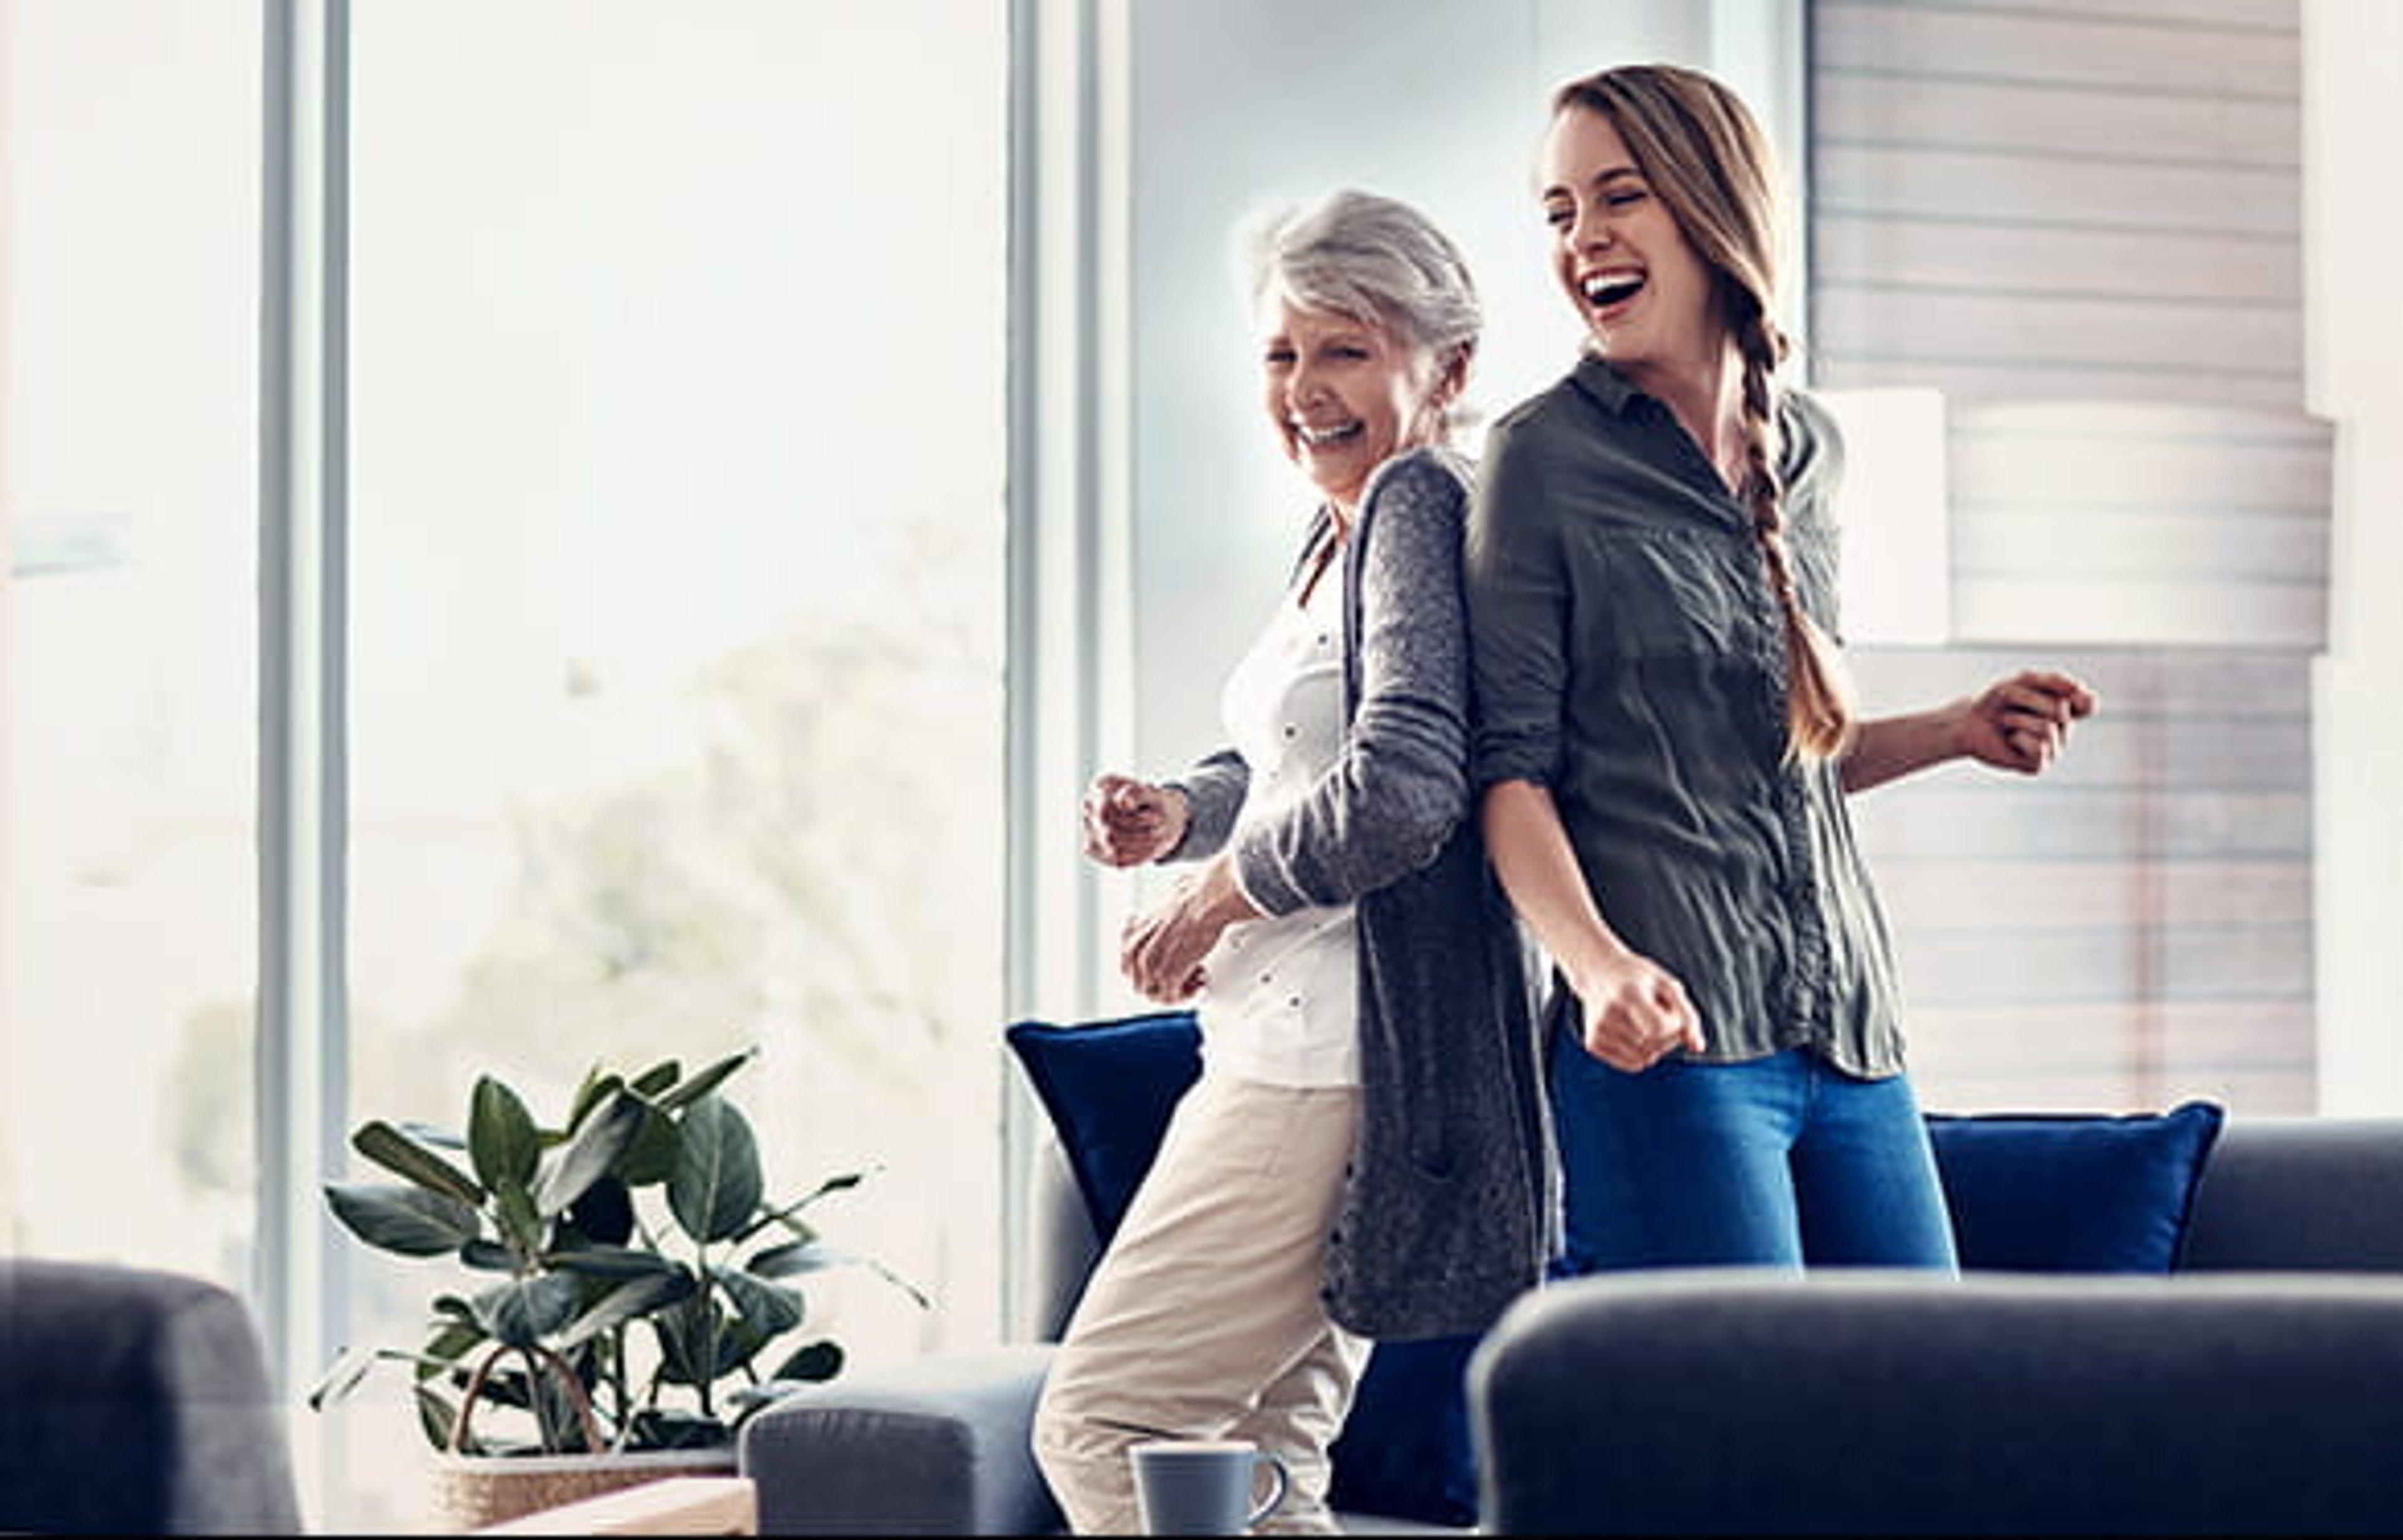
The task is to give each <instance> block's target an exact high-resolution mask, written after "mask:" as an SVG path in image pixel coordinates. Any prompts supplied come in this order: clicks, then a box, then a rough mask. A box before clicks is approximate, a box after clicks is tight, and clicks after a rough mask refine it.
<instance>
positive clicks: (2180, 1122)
mask: <svg viewBox="0 0 2403 1540" xmlns="http://www.w3.org/2000/svg"><path fill="white" fill-rule="evenodd" d="M2223 1117H2225V1114H2224V1113H2223V1111H2222V1109H2221V1108H2220V1107H2219V1106H2218V1105H2217V1104H2216V1103H2211V1102H2186V1103H2180V1104H2179V1105H2177V1106H2175V1107H2173V1108H2171V1109H2170V1110H2169V1111H2167V1112H2161V1113H2129V1114H2124V1115H2111V1114H2059V1113H1979V1114H1947V1113H1930V1114H1928V1115H1927V1133H1928V1137H1929V1139H1930V1140H1931V1141H1932V1142H1933V1143H1934V1145H1935V1146H1936V1168H1937V1171H1938V1172H1939V1173H1940V1174H1941V1176H1942V1178H1943V1181H1944V1200H1945V1204H1946V1206H1947V1207H1949V1208H1950V1209H1951V1210H1952V1236H1953V1244H1954V1245H1955V1247H1956V1248H1957V1249H1958V1250H1959V1252H1960V1254H1961V1265H1962V1267H1964V1268H1967V1269H1995V1270H2000V1271H2012V1272H2149V1273H2165V1272H2168V1271H2169V1270H2170V1269H2172V1268H2173V1267H2174V1266H2175V1265H2176V1263H2177V1256H2178V1250H2179V1248H2180V1247H2181V1246H2182V1245H2184V1244H2185V1242H2186V1229H2187V1221H2188V1218H2189V1217H2190V1216H2191V1215H2192V1214H2193V1212H2194V1189H2195V1185H2196V1183H2197V1182H2198V1181H2199V1180H2200V1179H2201V1177H2202V1167H2203V1162H2204V1161H2205V1160H2206V1159H2208V1158H2210V1155H2211V1146H2212V1145H2213V1144H2214V1143H2215V1141H2216V1140H2217V1139H2218V1137H2219V1127H2220V1123H2221V1121H2222V1119H2223Z"/></svg>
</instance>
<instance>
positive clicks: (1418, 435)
mask: <svg viewBox="0 0 2403 1540" xmlns="http://www.w3.org/2000/svg"><path fill="white" fill-rule="evenodd" d="M1261 332H1262V336H1261V339H1260V378H1261V382H1262V385H1263V387H1264V391H1265V402H1266V405H1267V407H1268V412H1269V420H1270V421H1271V422H1272V423H1275V424H1276V430H1277V438H1278V441H1279V442H1280V443H1282V444H1283V445H1284V446H1285V455H1286V457H1287V458H1288V459H1290V460H1292V461H1293V463H1294V464H1295V465H1299V466H1300V467H1301V469H1302V472H1303V474H1304V475H1306V476H1308V477H1309V478H1310V479H1311V480H1312V481H1313V483H1314V484H1315V485H1316V486H1317V487H1318V489H1319V490H1320V491H1321V492H1324V493H1326V494H1327V497H1328V498H1330V499H1331V500H1332V501H1333V502H1334V503H1335V505H1336V506H1338V507H1340V508H1341V509H1343V510H1344V511H1345V512H1347V513H1348V512H1351V511H1353V510H1354V509H1356V508H1357V507H1358V506H1359V501H1360V493H1361V491H1362V489H1364V488H1365V487H1366V486H1367V485H1368V476H1369V473H1370V472H1372V471H1374V470H1375V469H1376V468H1377V467H1378V466H1379V465H1382V464H1383V463H1384V462H1385V461H1386V460H1387V459H1389V458H1391V457H1392V456H1394V455H1396V454H1398V453H1400V452H1401V451H1404V450H1408V449H1415V448H1417V447H1418V446H1420V445H1422V444H1430V443H1433V442H1435V441H1436V439H1437V437H1438V431H1439V424H1440V423H1441V421H1442V411H1441V404H1440V401H1439V399H1438V392H1439V390H1440V388H1441V387H1440V384H1439V382H1438V379H1437V373H1438V371H1437V369H1436V367H1435V361H1434V359H1433V358H1432V357H1431V356H1430V355H1429V354H1427V353H1426V352H1425V351H1424V350H1422V349H1418V348H1413V347H1411V346H1410V345H1409V344H1408V343H1406V342H1404V341H1403V340H1401V339H1400V338H1398V337H1396V335H1394V333H1393V331H1392V330H1391V329H1390V328H1389V327H1386V326H1372V325H1368V324H1365V323H1362V322H1360V321H1356V320H1354V319H1353V318H1352V317H1350V316H1346V315H1336V314H1332V313H1330V312H1326V311H1310V310H1300V309H1298V308H1296V307H1295V306H1293V305H1291V304H1289V303H1283V302H1279V303H1274V304H1271V305H1270V306H1268V307H1267V309H1266V312H1265V313H1264V315H1263V317H1262V326H1261Z"/></svg>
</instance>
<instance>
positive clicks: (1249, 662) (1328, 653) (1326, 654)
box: [1196, 554, 1360, 1086]
mask: <svg viewBox="0 0 2403 1540" xmlns="http://www.w3.org/2000/svg"><path fill="white" fill-rule="evenodd" d="M1218 709H1219V715H1220V716H1221V718H1222V719H1223V722H1224V725H1225V727H1226V730H1227V734H1228V737H1229V741H1230V742H1232V743H1233V745H1234V747H1235V748H1236V749H1237V751H1239V752H1240V753H1241V754H1242V755H1243V761H1244V763H1245V764H1246V765H1247V766H1248V767H1249V768H1250V771H1251V782H1250V785H1249V787H1248V788H1247V790H1246V791H1245V793H1244V797H1243V812H1241V813H1239V814H1238V815H1237V817H1236V825H1235V827H1236V833H1237V834H1238V835H1240V833H1241V832H1242V831H1243V829H1244V828H1246V827H1248V826H1249V825H1253V824H1255V823H1257V822H1259V821H1261V820H1264V819H1267V818H1270V817H1272V816H1274V815H1275V814H1276V813H1277V812H1279V811H1280V810H1281V809H1283V808H1285V807H1286V806H1287V805H1289V804H1291V803H1293V802H1295V801H1298V800H1299V799H1300V798H1302V797H1304V796H1306V795H1307V794H1308V793H1309V791H1310V788H1311V787H1312V786H1313V784H1316V782H1317V780H1318V778H1319V777H1320V776H1321V775H1323V774H1325V773H1326V772H1327V770H1328V769H1330V768H1331V767H1332V766H1333V765H1334V763H1335V760H1336V756H1337V754H1338V753H1339V751H1340V748H1341V746H1342V742H1343V568H1342V562H1341V560H1340V554H1339V557H1338V559H1337V560H1335V561H1333V562H1329V563H1328V564H1327V568H1326V570H1325V571H1323V572H1322V573H1320V575H1319V577H1318V581H1317V583H1316V584H1315V585H1314V586H1313V590H1312V591H1311V595H1310V598H1309V600H1308V601H1307V602H1306V603H1304V604H1296V603H1295V601H1294V599H1293V596H1292V595H1291V594H1287V595H1285V596H1284V597H1282V598H1280V599H1279V600H1278V602H1277V607H1276V611H1275V613H1274V614H1272V615H1271V616H1270V617H1269V621H1268V624H1267V625H1266V626H1265V627H1264V628H1262V630H1261V631H1260V634H1259V637H1258V639H1257V641H1255V642H1254V643H1253V644H1252V648H1251V650H1250V651H1249V652H1247V653H1245V654H1244V655H1243V660H1242V661H1241V662H1239V663H1237V664H1236V665H1235V668H1234V671H1233V672H1232V673H1229V675H1228V676H1227V683H1226V687H1225V688H1224V690H1223V691H1222V692H1221V693H1220V696H1219V701H1218ZM1232 838H1233V837H1231V836H1230V839H1229V842H1230V843H1231V840H1232ZM1202 976H1203V979H1204V982H1203V985H1202V993H1201V996H1200V998H1199V1000H1198V1001H1197V1003H1196V1008H1197V1010H1198V1013H1199V1015H1200V1018H1201V1022H1202V1056H1203V1060H1204V1062H1205V1063H1207V1064H1208V1065H1210V1066H1211V1067H1212V1068H1214V1069H1217V1070H1222V1071H1229V1072H1231V1073H1233V1074H1236V1075H1242V1076H1243V1077H1244V1078H1245V1079H1249V1080H1259V1081H1266V1082H1268V1083H1270V1084H1272V1085H1280V1086H1356V1085H1358V1084H1359V1083H1360V1045H1359V1022H1360V976H1359V938H1358V935H1357V932H1356V930H1355V929H1354V916H1353V906H1352V905H1350V904H1343V905H1340V906H1338V907H1335V908H1331V909H1317V908H1313V909H1298V910H1296V911H1294V912H1293V913H1291V914H1285V915H1270V916H1267V917H1265V918H1262V919H1258V920H1251V921H1245V922H1243V923H1240V924H1234V925H1229V926H1228V927H1227V930H1226V934H1225V935H1223V936H1220V937H1219V939H1218V944H1217V945H1216V946H1215V947H1214V948H1212V949H1211V950H1210V953H1209V955H1208V956H1207V957H1205V958H1204V959H1202Z"/></svg>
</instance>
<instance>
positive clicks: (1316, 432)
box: [1293, 421, 1368, 450]
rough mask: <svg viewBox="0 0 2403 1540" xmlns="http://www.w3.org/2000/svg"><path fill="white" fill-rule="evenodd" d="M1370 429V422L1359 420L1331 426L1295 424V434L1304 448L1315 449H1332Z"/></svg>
mask: <svg viewBox="0 0 2403 1540" xmlns="http://www.w3.org/2000/svg"><path fill="white" fill-rule="evenodd" d="M1366 432H1368V424H1367V423H1362V422H1357V421H1354V422H1350V423H1341V424H1340V425H1338V426H1335V427H1329V428H1313V427H1311V426H1309V425H1307V424H1306V423H1295V424H1294V425H1293V436H1294V437H1296V438H1299V439H1300V440H1301V442H1302V445H1303V447H1304V448H1307V449H1313V450H1323V449H1332V448H1333V447H1334V446H1336V445H1338V444H1340V443H1343V442H1345V441H1347V440H1349V439H1354V438H1357V437H1360V435H1362V434H1364V433H1366Z"/></svg>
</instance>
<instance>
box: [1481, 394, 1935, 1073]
mask: <svg viewBox="0 0 2403 1540" xmlns="http://www.w3.org/2000/svg"><path fill="white" fill-rule="evenodd" d="M1779 421H1780V424H1781V427H1782V429H1783V432H1784V436H1785V454H1784V462H1783V465H1782V470H1783V473H1784V477H1785V489H1786V491H1785V518H1786V530H1787V534H1786V540H1787V544H1788V548H1789V550H1790V552H1791V555H1792V559H1793V562H1794V567H1795V576H1796V581H1797V584H1798V587H1799V591H1800V593H1801V597H1802V602H1803V604H1804V606H1805V607H1806V608H1807V609H1808V610H1809V612H1810V614H1811V616H1812V617H1813V619H1814V620H1816V621H1817V622H1818V623H1819V624H1820V625H1821V627H1822V628H1824V629H1825V630H1826V631H1827V633H1828V634H1829V635H1830V636H1834V635H1837V634H1839V632H1838V628H1837V624H1836V594H1835V558H1836V551H1835V545H1836V532H1835V530H1834V528H1833V525H1832V523H1831V522H1830V520H1829V518H1828V512H1827V499H1828V497H1829V496H1830V494H1831V493H1832V492H1833V490H1834V486H1835V483H1836V480H1837V478H1838V476H1839V475H1840V471H1841V468H1842V445H1841V441H1840V438H1839V437H1837V433H1836V427H1835V423H1834V422H1833V420H1832V419H1831V418H1830V417H1829V416H1828V415H1827V410H1826V409H1825V408H1824V407H1821V406H1820V405H1818V404H1817V403H1816V402H1814V401H1813V400H1812V399H1811V398H1810V397H1809V396H1807V395H1802V394H1800V393H1798V392H1791V391H1789V392H1786V393H1785V395H1784V396H1783V398H1782V405H1781V410H1780V415H1779ZM1465 584H1466V590H1467V601H1468V616H1469V633H1470V639H1471V644H1472V654H1473V658H1474V666H1475V679H1476V688H1477V709H1478V715H1479V721H1478V726H1477V729H1476V738H1475V744H1476V747H1475V777H1476V782H1477V784H1478V785H1479V788H1483V787H1486V786H1491V785H1493V784H1495V783H1497V782H1501V781H1508V780H1523V781H1529V782H1533V783H1535V784H1538V785H1541V786H1544V787H1546V788H1547V789H1548V790H1549V791H1550V793H1551V794H1552V797H1553V799H1554V801H1555V802H1556V804H1557V805H1558V806H1559V809H1560V812H1561V818H1562V822H1563V825H1565V826H1566V828H1567V831H1568V836H1569V839H1570V842H1571V844H1572V845H1573V846H1574V847H1575V848H1576V851H1577V861H1578V864H1579V866H1580V867H1582V868H1583V871H1584V874H1585V880H1586V882H1587V885H1588V886H1589V887H1590V889H1591V891H1592V893H1593V895H1594V899H1595V902H1596V903H1597V904H1598V905H1599V906H1600V908H1601V909H1602V912H1603V916H1604V919H1605V920H1607V921H1608V922H1609V923H1610V925H1611V927H1612V928H1613V929H1614V930H1616V931H1618V934H1619V936H1621V937H1622V938H1623V939H1624V940H1625V941H1626V942H1627V944H1628V945H1630V946H1632V947H1633V948H1634V949H1635V950H1638V951H1640V952H1642V953H1644V954H1645V955H1646V956H1648V957H1650V958H1652V959H1653V960H1654V961H1655V962H1657V963H1659V964H1661V965H1662V966H1663V967H1666V968H1668V969H1669V970H1670V971H1671V972H1673V973H1674V974H1675V975H1676V976H1677V978H1679V979H1680V980H1681V981H1682V982H1683V983H1684V984H1685V986H1686V991H1687V993H1688V995H1689V996H1690V997H1691V998H1692V1000H1693V1001H1694V1004H1695V1006H1697V1008H1698V1009H1699V1010H1700V1012H1701V1014H1702V1032H1703V1034H1704V1037H1705V1039H1706V1041H1707V1043H1708V1045H1709V1046H1708V1047H1707V1048H1706V1049H1705V1050H1704V1051H1703V1052H1702V1053H1700V1054H1688V1055H1687V1057H1688V1058H1698V1059H1703V1060H1709V1061H1740V1060H1746V1059H1757V1058H1760V1057H1763V1056H1765V1055H1768V1054H1771V1053H1775V1052H1778V1051H1781V1050H1783V1049H1785V1048H1792V1047H1808V1048H1811V1049H1813V1050H1815V1051H1816V1052H1818V1053H1820V1054H1822V1055H1824V1056H1825V1057H1826V1058H1827V1060H1828V1061H1830V1062H1831V1063H1833V1064H1835V1065H1836V1066H1837V1067H1839V1068H1840V1069H1843V1070H1846V1071H1848V1072H1850V1073H1852V1074H1854V1075H1867V1076H1882V1075H1893V1074H1896V1073H1897V1072H1898V1071H1900V1070H1901V1069H1902V1067H1903V1052H1902V1036H1901V1031H1900V1022H1899V1016H1900V1008H1899V1007H1900V1001H1899V992H1898V988H1897V985H1896V974H1895V966H1894V961H1893V952H1892V944H1891V942H1890V940H1889V938H1888V936H1887V933H1886V925H1885V919H1884V916H1883V914H1882V911H1881V910H1880V909H1879V907H1878V902H1877V896H1876V894H1875V892H1874V890H1873V889H1872V887H1871V885H1870V881H1869V877H1868V870H1867V868H1866V867H1864V865H1863V864H1862V861H1861V856H1860V852H1859V850H1858V848H1857V846H1856V845H1855V843H1854V837H1853V825H1852V819H1851V815H1850V812H1849V811H1848V810H1847V808H1846V805H1845V800H1844V794H1843V789H1842V785H1841V783H1840V776H1839V771H1838V768H1837V766H1836V764H1835V763H1834V762H1833V761H1824V762H1819V763H1808V762H1803V761H1800V760H1798V759H1796V758H1793V757H1792V756H1789V755H1788V754H1787V752H1786V743H1787V739H1786V730H1785V680H1786V658H1785V631H1784V620H1783V616H1782V614H1781V612H1780V610H1779V607H1778V604H1777V600H1776V597H1775V595H1774V594H1773V593H1771V590H1770V586H1769V578H1768V571H1767V568H1766V566H1765V565H1764V562H1763V559H1762V554H1761V550H1760V546H1759V543H1758V541H1757V538H1756V537H1755V535H1754V534H1753V531H1752V519H1751V514H1750V512H1749V510H1748V509H1746V508H1745V507H1744V506H1743V504H1742V503H1741V502H1740V501H1738V500H1737V499H1736V497H1735V496H1734V495H1733V494H1732V493H1729V491H1728V490H1727V487H1726V484H1725V483H1724V482H1722V481H1721V480H1720V479H1719V476H1718V473H1717V472H1716V471H1715V469H1714V468H1713V467H1712V465H1711V464H1710V462H1709V461H1708V460H1707V459H1706V458H1705V457H1704V456H1703V454H1702V451H1701V449H1700V448H1699V447H1698V446H1697V445H1696V444H1695V443H1694V440H1693V438H1692V437H1690V436H1689V435H1688V434H1687V432H1686V431H1685V429H1684V427H1683V426H1681V425H1680V424H1679V423H1678V422H1677V421H1676V419H1675V418H1674V416H1673V415H1672V414H1671V413H1670V411H1669V409H1667V408H1666V407H1665V406H1663V405H1662V404H1661V403H1660V401H1658V400H1655V399H1654V398H1653V397H1651V396H1648V395H1645V394H1644V393H1642V392H1641V391H1639V390H1637V389H1636V388H1635V387H1634V386H1632V384H1630V383H1629V382H1627V381H1626V379H1625V378H1624V377H1622V376H1621V375H1619V374H1618V372H1617V371H1616V370H1615V369H1613V368H1611V367H1610V365H1609V364H1608V363H1607V362H1605V361H1604V360H1603V359H1602V358H1600V357H1595V356H1589V357H1588V358H1586V359H1585V360H1584V361H1583V362H1581V363H1580V364H1579V365H1578V366H1577V368H1576V369H1575V370H1573V371H1572V372H1571V373H1570V374H1569V375H1568V376H1566V377H1565V378H1564V379H1563V380H1562V381H1561V382H1559V383H1558V384H1556V385H1554V386H1552V387H1551V388H1550V389H1549V390H1547V391H1545V392H1543V393H1542V394H1540V395H1536V396H1534V397H1533V398H1531V399H1529V400H1528V401H1526V402H1524V403H1522V404H1521V405H1520V406H1518V407H1517V408H1515V409H1512V410H1511V411H1509V412H1508V413H1507V414H1506V415H1504V416H1503V417H1502V418H1501V419H1500V420H1498V421H1497V422H1496V423H1495V424H1494V426H1493V431H1492V433H1491V435H1490V436H1489V437H1488V439H1487V443H1486V449H1485V453H1484V457H1483V459H1482V461H1481V464H1480V467H1479V479H1478V486H1477V490H1476V494H1475V499H1474V502H1473V504H1472V506H1471V511H1470V516H1469V522H1468V533H1467V544H1466V549H1465Z"/></svg>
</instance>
